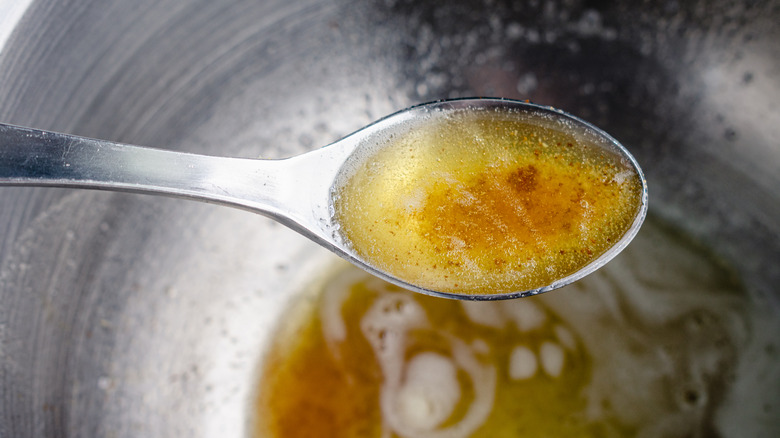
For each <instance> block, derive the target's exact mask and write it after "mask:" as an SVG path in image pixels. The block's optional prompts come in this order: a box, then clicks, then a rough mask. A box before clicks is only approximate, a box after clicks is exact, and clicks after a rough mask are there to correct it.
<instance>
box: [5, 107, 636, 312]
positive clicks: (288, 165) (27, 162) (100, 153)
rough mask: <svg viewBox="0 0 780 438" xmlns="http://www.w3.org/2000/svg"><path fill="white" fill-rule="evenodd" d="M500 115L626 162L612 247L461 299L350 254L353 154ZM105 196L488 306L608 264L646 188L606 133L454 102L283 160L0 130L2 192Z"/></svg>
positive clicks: (564, 117)
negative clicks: (629, 175)
mask: <svg viewBox="0 0 780 438" xmlns="http://www.w3.org/2000/svg"><path fill="white" fill-rule="evenodd" d="M488 108H502V109H507V110H512V111H517V112H518V114H538V115H540V116H543V117H551V118H554V119H555V120H558V121H559V122H560V123H566V124H571V125H573V126H578V127H579V129H582V130H583V132H587V133H588V134H592V135H594V136H595V137H596V138H598V139H599V142H594V145H596V147H599V148H601V149H602V151H604V152H607V153H610V154H614V155H616V156H619V157H620V159H621V160H622V161H623V162H625V163H630V166H631V167H632V171H633V172H636V174H637V175H638V178H639V179H640V181H641V184H642V191H641V194H640V205H639V208H638V209H637V214H636V216H635V217H634V220H633V221H632V224H631V226H630V227H629V229H628V230H626V232H625V233H624V235H623V236H621V238H620V239H618V240H617V241H615V242H614V243H613V244H612V247H611V248H610V249H608V250H607V251H605V252H604V254H602V255H600V256H599V257H598V258H597V259H595V260H593V261H592V262H591V263H588V265H586V266H583V267H582V268H581V269H580V270H578V271H577V272H574V273H572V274H570V275H568V276H566V277H565V278H560V279H557V280H555V282H554V283H552V284H549V285H545V286H542V287H539V288H535V289H532V290H527V291H525V290H518V291H514V292H512V293H509V294H500V295H499V294H496V295H462V294H454V293H445V292H441V291H436V290H429V289H425V288H421V287H418V286H417V285H413V284H409V283H407V282H405V281H404V280H403V279H399V278H395V277H393V276H392V275H390V274H388V273H386V272H384V271H382V270H381V269H378V268H377V267H375V266H372V265H371V264H370V263H368V262H367V261H365V260H363V259H362V258H361V257H360V256H359V255H357V254H355V252H354V251H353V250H352V248H351V247H350V246H349V245H348V244H346V243H345V242H344V240H343V238H342V237H341V235H340V233H339V231H338V230H339V224H338V223H336V222H334V221H333V217H332V214H331V211H330V210H331V208H332V207H331V204H332V201H331V198H332V196H333V190H334V189H333V186H334V182H335V181H336V180H337V179H338V177H339V174H341V173H342V172H343V171H344V169H345V168H348V166H347V165H346V162H347V161H348V160H351V161H355V160H356V159H355V158H352V157H356V156H360V154H359V153H358V151H359V149H362V148H371V147H372V146H373V145H374V144H380V142H382V141H384V140H385V139H386V138H387V137H388V136H392V135H395V134H401V133H403V132H406V131H407V130H409V129H411V130H414V129H415V128H414V127H415V126H418V125H420V124H421V125H423V126H424V125H425V124H427V122H426V117H427V115H428V113H429V112H432V111H439V112H444V113H446V112H448V111H453V110H458V109H471V110H479V109H488ZM5 185H9V186H44V187H60V188H62V187H72V188H87V189H90V188H91V189H102V190H113V191H126V192H134V193H148V194H158V195H168V196H172V197H179V198H185V199H193V200H199V201H204V202H211V203H215V204H220V205H225V206H230V207H237V208H241V209H244V210H247V211H251V212H255V213H259V214H262V215H265V216H267V217H270V218H271V219H274V220H276V221H277V222H280V223H282V224H284V225H287V226H288V227H290V228H291V229H293V230H295V231H298V232H299V233H301V234H303V235H304V236H307V237H309V238H310V239H312V240H313V241H314V242H317V243H319V244H320V245H322V246H324V247H325V248H327V249H329V250H331V251H333V252H334V253H336V254H338V255H339V256H341V257H343V258H344V259H346V260H348V261H350V262H352V263H354V264H356V265H357V266H359V267H361V268H363V269H366V270H368V271H369V272H372V273H374V274H376V275H378V276H380V277H382V278H384V279H386V280H387V281H390V282H392V283H395V284H398V285H399V286H401V287H404V288H407V289H410V290H413V291H417V292H420V293H425V294H428V295H435V296H441V297H448V298H456V299H469V300H494V299H506V298H517V297H522V296H531V295H536V294H539V293H543V292H548V291H550V290H553V289H557V288H560V287H563V286H565V285H567V284H571V283H573V282H574V281H577V280H579V279H581V278H583V277H584V276H586V275H588V274H590V273H592V272H593V271H595V270H596V269H598V268H600V267H601V266H603V265H604V264H605V263H607V262H608V261H609V260H611V259H613V258H614V257H615V256H616V255H617V254H619V253H620V251H622V250H623V249H624V248H625V247H626V245H628V243H629V242H631V240H632V239H633V238H634V236H636V233H637V232H638V231H639V228H640V227H641V226H642V223H643V222H644V220H645V215H646V214H647V183H646V181H645V179H644V176H643V175H642V169H641V168H640V167H639V165H638V164H637V163H636V160H635V159H634V157H632V156H631V154H630V153H629V152H628V151H627V150H626V149H625V148H624V147H623V146H622V145H621V144H620V143H618V142H617V141H616V140H615V139H614V138H612V137H610V136H609V135H608V134H606V133H605V132H603V131H601V130H599V129H598V128H596V127H594V126H592V125H590V124H589V123H587V122H585V121H583V120H580V119H578V118H576V117H573V116H571V115H568V114H565V113H563V112H562V111H559V110H555V109H554V108H545V107H541V106H539V105H535V104H530V103H525V102H518V101H510V100H504V99H456V100H445V101H439V102H433V103H429V104H424V105H417V106H414V107H412V108H408V109H405V110H402V111H399V112H397V113H394V114H392V115H389V116H387V117H384V118H382V119H381V120H379V121H377V122H375V123H372V124H371V125H369V126H367V127H365V128H363V129H360V130H359V131H357V132H355V133H352V134H351V135H349V136H347V137H345V138H343V139H341V140H339V141H336V142H334V143H331V144H330V145H328V146H327V147H324V148H320V149H317V150H314V151H312V152H309V153H305V154H301V155H297V156H294V157H290V158H288V159H283V160H258V159H246V158H244V159H242V158H227V157H214V156H207V155H198V154H189V153H182V152H173V151H166V150H161V149H152V148H145V147H140V146H133V145H126V144H120V143H113V142H110V141H106V140H97V139H89V138H84V137H78V136H73V135H67V134H61V133H55V132H50V131H41V130H36V129H30V128H23V127H18V126H13V125H6V124H2V123H0V186H5Z"/></svg>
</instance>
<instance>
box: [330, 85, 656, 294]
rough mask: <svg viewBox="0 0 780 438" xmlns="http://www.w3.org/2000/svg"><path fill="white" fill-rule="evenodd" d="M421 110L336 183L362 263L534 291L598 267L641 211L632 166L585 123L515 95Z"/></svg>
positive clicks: (357, 158) (354, 160) (349, 239)
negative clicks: (517, 99)
mask: <svg viewBox="0 0 780 438" xmlns="http://www.w3.org/2000/svg"><path fill="white" fill-rule="evenodd" d="M426 109H427V110H428V111H427V112H426V114H424V115H423V116H421V117H418V118H415V119H411V120H410V121H408V122H406V123H405V124H403V125H401V126H399V127H398V128H399V129H397V130H395V132H393V133H392V134H390V135H387V134H385V137H384V139H383V140H382V141H376V140H375V141H374V145H372V146H370V147H365V148H358V149H357V151H356V153H355V154H354V155H353V157H351V160H348V162H347V170H344V171H342V172H341V173H340V177H339V179H338V180H337V181H336V184H335V185H334V195H333V209H334V222H336V223H338V224H339V225H340V227H341V228H340V231H341V235H342V236H343V238H344V241H345V242H346V244H347V245H348V246H349V247H350V249H352V250H353V251H355V252H356V253H357V254H358V255H359V257H360V258H361V259H362V260H363V261H365V262H366V263H367V264H369V265H371V266H373V267H375V268H377V269H379V270H381V271H384V272H386V273H388V274H390V275H391V276H394V277H396V278H399V279H402V280H403V281H406V282H408V283H410V284H412V285H414V286H416V287H419V288H420V289H422V290H423V291H424V292H425V291H435V292H438V293H443V294H445V295H449V296H455V297H463V296H467V297H476V298H483V299H490V298H509V297H517V296H525V295H532V294H535V293H539V292H544V291H546V290H549V289H552V288H555V287H559V286H562V285H565V284H568V283H570V282H572V281H574V280H576V279H578V278H580V277H582V276H584V275H586V274H587V273H589V272H591V271H593V270H595V269H596V268H598V267H600V266H601V265H603V264H604V263H606V261H608V260H609V259H610V258H611V257H613V256H614V255H616V254H617V252H619V250H620V249H622V247H624V246H625V244H627V242H628V240H630V239H631V238H632V237H633V235H634V234H635V233H636V231H637V230H638V228H639V225H640V224H641V222H642V221H643V219H644V215H645V211H646V201H647V198H646V184H645V181H644V178H643V176H642V172H641V170H640V169H639V167H638V165H637V164H636V162H635V161H634V159H633V158H632V157H631V156H630V155H629V154H628V152H626V150H625V149H624V148H622V147H621V146H620V145H619V144H618V143H617V142H616V141H615V140H614V139H612V138H611V137H609V136H607V135H606V134H605V133H603V132H602V131H599V130H598V129H596V128H594V127H593V126H591V125H589V124H587V123H585V122H582V121H580V120H578V119H576V118H573V117H571V116H568V115H564V114H562V113H560V112H557V111H554V110H551V109H548V108H542V107H538V106H535V105H531V104H525V103H521V102H511V101H501V100H475V101H470V100H462V101H449V102H443V103H440V104H434V105H433V106H429V107H427V108H426Z"/></svg>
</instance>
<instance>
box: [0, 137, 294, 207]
mask: <svg viewBox="0 0 780 438" xmlns="http://www.w3.org/2000/svg"><path fill="white" fill-rule="evenodd" d="M283 161H284V160H250V159H242V158H225V157H212V156H205V155H196V154H188V153H182V152H173V151H167V150H161V149H152V148H146V147H140V146H130V145H126V144H120V143H113V142H109V141H104V140H95V139H89V138H83V137H77V136H72V135H66V134H59V133H53V132H47V131H40V130H35V129H29V128H22V127H17V126H12V125H6V124H0V185H18V186H52V187H75V188H92V189H103V190H113V191H127V192H136V193H151V194H162V195H168V196H174V197H182V198H190V199H197V200H201V201H207V202H212V203H217V204H223V205H230V206H234V207H240V208H245V209H249V210H252V211H255V212H260V213H264V214H266V215H268V216H272V217H278V216H285V215H287V212H288V208H287V206H286V205H285V202H284V201H285V199H286V194H285V193H284V191H285V188H286V184H285V179H286V178H285V172H284V168H285V166H284V165H282V164H281V163H282V162H283Z"/></svg>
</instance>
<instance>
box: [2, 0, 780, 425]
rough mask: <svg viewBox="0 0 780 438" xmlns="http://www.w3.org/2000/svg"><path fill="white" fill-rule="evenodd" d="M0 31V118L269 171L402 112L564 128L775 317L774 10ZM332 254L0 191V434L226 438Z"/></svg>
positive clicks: (52, 192) (357, 16)
mask: <svg viewBox="0 0 780 438" xmlns="http://www.w3.org/2000/svg"><path fill="white" fill-rule="evenodd" d="M439 3H440V4H439ZM0 15H2V16H4V17H5V18H3V20H5V21H4V22H3V26H0V27H2V29H3V32H2V33H0V44H2V46H0V120H2V121H3V122H5V123H14V124H19V125H25V126H31V127H36V128H41V129H50V130H58V131H64V132H68V133H73V134H78V135H84V136H90V137H98V138H104V139H109V140H115V141H121V142H126V143H132V144H139V145H148V146H155V147H163V148H170V149H175V150H184V151H191V152H203V153H213V154H222V155H234V156H247V157H256V156H262V157H266V158H277V157H284V156H289V155H293V154H297V153H300V152H303V151H306V150H310V149H313V148H316V147H319V146H322V145H325V144H327V143H329V142H331V141H334V140H336V139H338V138H340V137H341V136H343V135H345V134H348V133H349V132H351V131H353V130H355V129H357V128H359V127H361V126H363V125H365V124H366V123H368V122H370V121H372V120H374V119H376V118H378V117H381V116H383V115H386V114H389V113H390V112H393V111H395V110H398V109H401V108H403V107H405V106H408V105H411V104H414V103H419V102H422V101H429V100H435V99H440V98H446V97H459V96H468V95H490V96H502V97H511V98H520V99H531V100H533V101H535V102H537V103H542V104H549V105H553V106H557V107H560V108H562V109H564V110H567V111H569V112H571V113H574V114H576V115H578V116H581V117H583V118H585V119H586V120H589V121H591V122H593V123H594V124H596V125H598V126H600V127H602V128H603V129H605V130H606V131H608V132H610V133H611V134H613V135H614V136H615V137H617V138H618V139H619V140H621V141H622V142H623V143H624V144H625V145H626V146H627V147H628V148H629V149H630V150H631V151H632V152H633V153H634V154H635V156H636V157H637V159H638V160H639V162H640V163H641V164H642V166H643V168H644V169H645V171H646V173H647V176H648V180H649V184H650V187H651V195H650V196H651V206H652V207H651V214H654V215H657V216H659V217H662V218H665V219H668V220H670V221H672V222H674V223H676V224H677V225H678V226H679V227H681V228H682V229H683V230H685V232H687V233H688V234H690V235H691V236H693V237H694V238H696V239H699V240H703V241H706V242H707V244H708V245H709V246H711V247H712V248H713V249H714V250H716V252H718V253H719V254H720V255H721V256H722V257H723V258H724V259H726V260H727V261H728V262H729V263H731V264H732V265H734V266H735V267H736V268H737V269H738V270H739V272H740V273H741V274H742V276H743V278H744V279H745V281H746V282H747V283H748V285H749V287H750V288H751V290H753V291H755V293H757V294H759V295H763V296H764V297H765V298H766V300H767V303H768V304H767V305H769V306H774V308H775V309H777V307H778V300H780V293H779V291H778V289H777V284H780V271H779V269H780V268H778V265H777V261H778V260H780V190H778V187H780V147H778V143H777V139H778V138H780V108H778V105H780V104H779V103H778V102H780V83H779V81H778V77H780V44H778V41H780V28H778V24H777V23H778V22H780V20H779V19H778V18H780V6H778V3H777V2H776V1H745V2H730V1H716V2H705V1H697V2H676V1H651V2H645V3H643V7H642V8H636V7H633V6H628V5H625V6H620V5H611V4H608V3H607V2H599V1H585V0H582V1H580V0H574V1H551V2H512V1H504V0H494V1H485V2H471V1H462V2H461V1H447V2H412V1H403V0H394V1H391V0H388V1H384V2H361V1H348V0H337V1H332V2H324V1H323V2H320V1H314V0H302V1H277V0H270V1H265V2H253V1H220V2H210V1H185V2H182V1H178V0H170V1H151V0H141V1H136V2H122V1H118V0H111V1H109V0H100V1H91V0H83V1H78V2H69V3H66V2H57V1H53V0H51V1H50V0H40V1H24V2H14V1H13V0H10V1H0ZM331 257H333V256H331V255H330V254H328V253H326V252H325V251H324V250H321V249H319V248H317V247H316V246H315V245H314V244H312V243H310V242H308V241H307V240H306V239H305V238H302V237H300V236H298V235H296V234H295V233H293V232H291V231H289V230H287V229H285V228H283V227H281V226H278V225H276V224H274V223H273V222H271V221H269V220H267V219H264V218H262V217H259V216H255V215H251V214H249V213H245V212H240V211H233V210H229V209H225V208H219V207H214V206H209V205H200V204H194V203H190V202H187V201H182V200H173V199H161V198H155V197H149V196H137V195H128V194H117V193H104V192H86V191H76V190H66V189H38V188H3V189H2V190H0V437H21V436H117V437H119V436H221V437H225V436H244V435H245V434H246V432H247V427H248V423H249V420H248V418H249V415H250V410H251V396H252V390H253V383H254V378H255V372H256V370H257V367H258V366H259V363H260V362H261V360H262V351H263V348H264V346H265V345H266V342H267V338H268V333H269V329H270V327H272V326H273V324H274V323H275V322H276V320H277V318H278V317H279V314H280V311H281V309H282V308H283V307H284V305H285V303H286V302H287V300H289V299H290V297H292V296H293V295H294V294H295V293H296V292H297V291H300V290H301V289H302V288H303V287H305V285H306V283H307V279H310V278H311V277H312V276H313V275H316V273H317V272H318V270H319V269H321V268H322V267H323V266H325V265H327V264H328V263H330V261H331ZM774 409H777V407H774Z"/></svg>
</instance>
